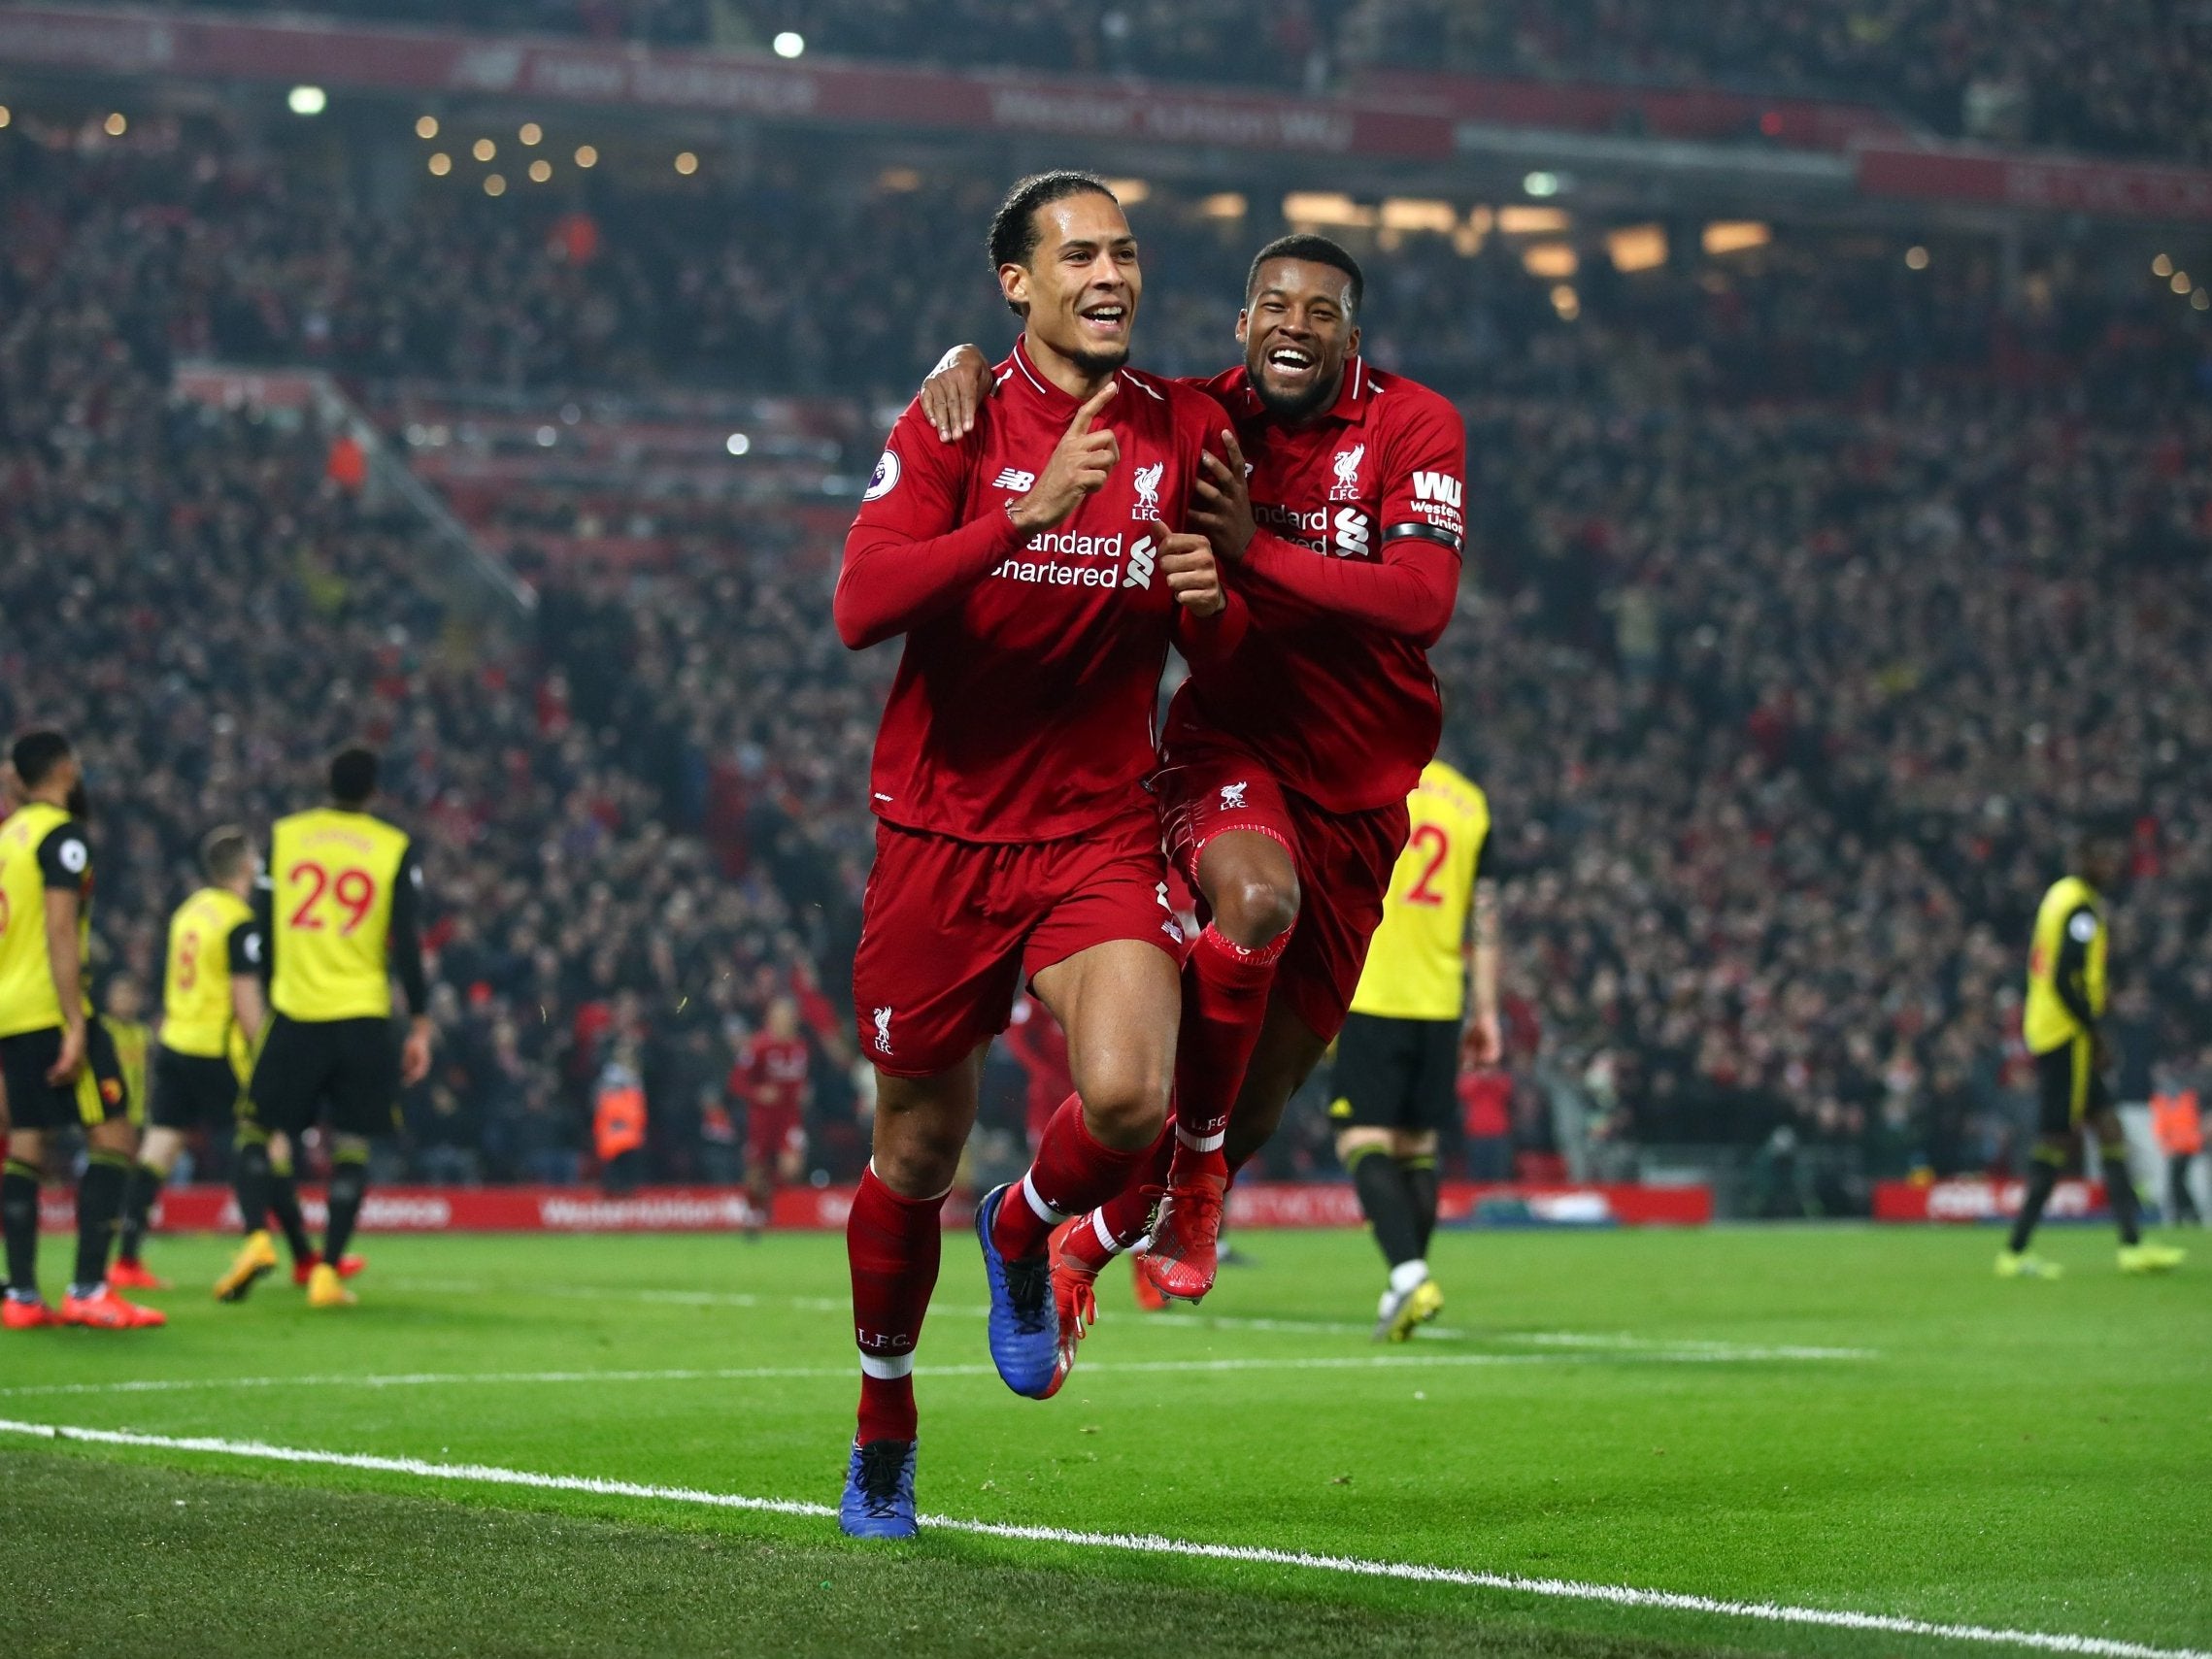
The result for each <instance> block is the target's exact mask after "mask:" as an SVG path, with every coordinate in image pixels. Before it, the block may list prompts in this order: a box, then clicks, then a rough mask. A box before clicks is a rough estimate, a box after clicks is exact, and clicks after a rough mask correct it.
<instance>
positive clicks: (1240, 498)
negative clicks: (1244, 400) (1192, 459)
mask: <svg viewBox="0 0 2212 1659" xmlns="http://www.w3.org/2000/svg"><path fill="white" fill-rule="evenodd" d="M1222 450H1223V454H1221V455H1217V454H1215V453H1214V452H1213V450H1211V449H1201V450H1199V452H1198V481H1197V484H1196V485H1195V486H1194V488H1193V489H1192V491H1191V502H1190V523H1191V525H1192V527H1193V528H1195V529H1197V530H1198V531H1199V532H1200V533H1201V534H1203V535H1204V536H1205V538H1206V540H1207V541H1208V542H1209V543H1211V544H1212V546H1213V548H1214V551H1215V552H1217V553H1219V554H1220V555H1221V556H1222V557H1223V558H1224V559H1226V560H1228V561H1229V563H1231V564H1235V563H1236V562H1237V561H1238V560H1239V559H1241V558H1243V557H1244V555H1245V551H1246V549H1247V548H1249V547H1251V546H1252V538H1253V537H1254V536H1255V535H1256V534H1257V532H1258V528H1259V526H1258V525H1257V524H1256V523H1255V522H1254V521H1253V516H1252V486H1251V483H1250V481H1249V480H1248V478H1247V476H1246V470H1245V464H1244V450H1243V449H1242V448H1239V447H1238V444H1237V441H1236V433H1235V432H1233V431H1231V430H1230V429H1229V428H1227V427H1225V426H1224V427H1223V428H1222ZM1223 456H1225V457H1226V459H1224V458H1223Z"/></svg>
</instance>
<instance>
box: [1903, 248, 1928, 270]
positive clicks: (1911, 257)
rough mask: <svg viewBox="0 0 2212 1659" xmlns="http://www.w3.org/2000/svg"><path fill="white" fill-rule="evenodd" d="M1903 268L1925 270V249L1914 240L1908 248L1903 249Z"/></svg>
mask: <svg viewBox="0 0 2212 1659" xmlns="http://www.w3.org/2000/svg"><path fill="white" fill-rule="evenodd" d="M1905 269H1906V270H1908V271H1925V270H1927V249H1925V248H1923V247H1922V246H1921V245H1920V244H1919V243H1917V242H1916V243H1914V244H1913V245H1912V246H1911V247H1910V248H1908V249H1905Z"/></svg>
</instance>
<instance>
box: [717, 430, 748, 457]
mask: <svg viewBox="0 0 2212 1659" xmlns="http://www.w3.org/2000/svg"><path fill="white" fill-rule="evenodd" d="M722 448H725V449H727V450H728V451H729V452H730V453H731V454H733V455H742V454H744V453H745V452H746V450H748V449H750V448H753V440H752V439H750V438H748V437H747V436H746V435H745V434H744V433H742V432H732V433H731V434H730V435H729V437H728V438H727V439H725V440H724V441H723V443H722Z"/></svg>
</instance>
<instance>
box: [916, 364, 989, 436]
mask: <svg viewBox="0 0 2212 1659" xmlns="http://www.w3.org/2000/svg"><path fill="white" fill-rule="evenodd" d="M991 389H992V388H991V383H990V359H989V358H988V357H986V356H985V355H984V354H983V353H982V352H981V351H980V350H978V349H977V348H975V347H973V346H955V347H954V348H952V349H951V350H950V351H948V352H946V353H945V354H944V356H942V357H940V358H938V359H937V366H936V367H935V368H934V369H932V370H930V371H929V378H928V379H926V380H924V381H923V382H922V416H923V418H924V419H926V420H927V421H928V422H929V424H930V425H932V426H934V427H935V428H936V429H937V436H938V438H939V439H940V440H941V441H942V442H944V443H947V444H950V443H952V442H953V441H954V440H955V438H965V437H966V436H967V435H968V434H969V433H970V432H973V431H974V430H975V425H976V411H977V410H979V409H981V408H982V407H983V404H984V400H985V399H986V398H988V397H989V396H990V394H991Z"/></svg>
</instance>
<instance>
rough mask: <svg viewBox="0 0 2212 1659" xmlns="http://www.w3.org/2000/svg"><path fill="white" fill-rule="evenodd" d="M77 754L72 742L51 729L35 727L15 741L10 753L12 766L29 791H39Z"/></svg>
mask: <svg viewBox="0 0 2212 1659" xmlns="http://www.w3.org/2000/svg"><path fill="white" fill-rule="evenodd" d="M72 752H74V751H73V750H72V749H71V748H70V747H69V739H68V738H66V737H64V736H63V735H62V734H61V732H60V731H59V730H57V729H56V728H55V727H52V726H33V727H32V728H31V729H30V730H29V731H27V732H24V733H22V734H21V735H20V736H18V737H17V739H16V744H15V747H13V748H11V749H10V750H9V751H8V760H9V764H11V765H12V766H14V767H15V769H16V776H17V778H18V779H20V780H22V785H23V787H24V788H26V789H36V788H37V787H38V786H39V785H40V784H41V783H44V782H45V781H46V780H47V776H48V774H50V772H52V771H53V769H54V768H55V767H56V766H58V765H59V764H60V763H61V762H62V761H64V760H66V759H68V758H69V756H70V754H71V753H72Z"/></svg>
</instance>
